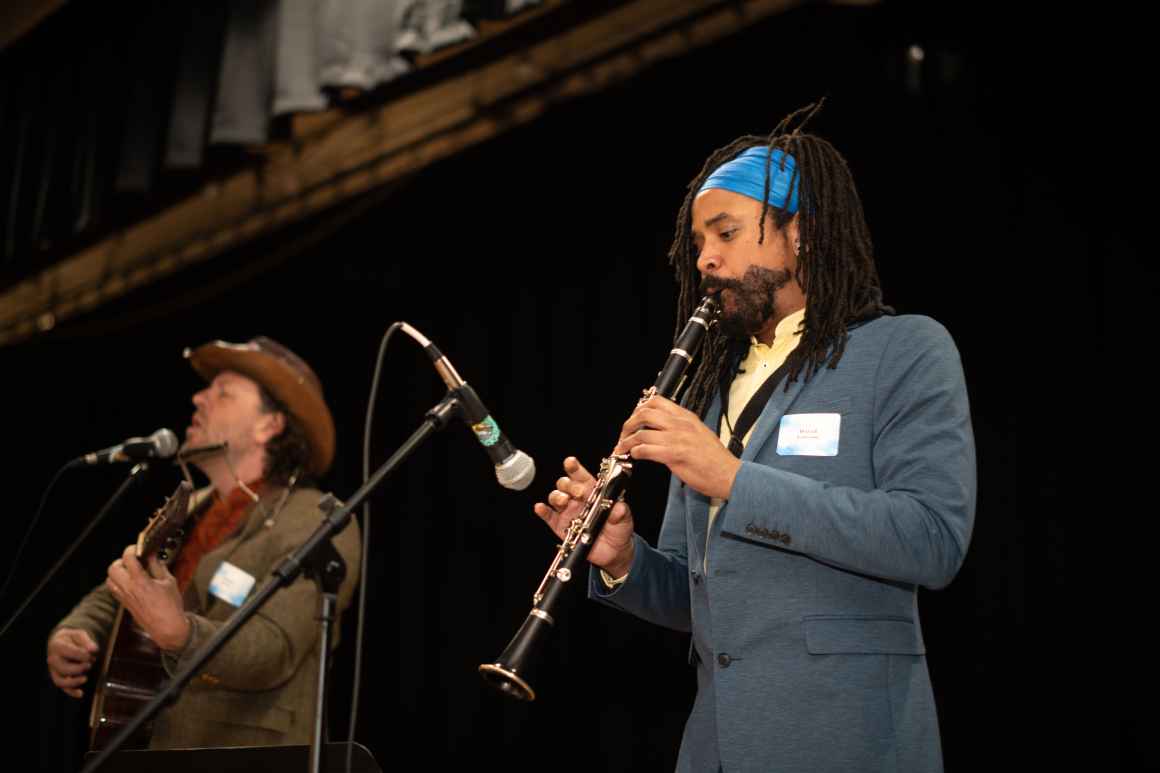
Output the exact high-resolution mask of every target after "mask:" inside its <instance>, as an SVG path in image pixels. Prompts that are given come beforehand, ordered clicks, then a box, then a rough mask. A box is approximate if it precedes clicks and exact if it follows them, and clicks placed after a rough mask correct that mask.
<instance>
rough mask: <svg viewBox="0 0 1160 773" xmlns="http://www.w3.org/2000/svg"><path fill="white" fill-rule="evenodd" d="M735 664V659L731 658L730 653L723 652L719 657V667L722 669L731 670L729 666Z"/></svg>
mask: <svg viewBox="0 0 1160 773" xmlns="http://www.w3.org/2000/svg"><path fill="white" fill-rule="evenodd" d="M732 662H733V658H731V657H729V655H728V653H725V652H722V653H721V654H720V655H718V656H717V665H719V666H721V668H729V664H730V663H732Z"/></svg>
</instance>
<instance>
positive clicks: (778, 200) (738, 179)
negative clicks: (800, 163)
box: [697, 145, 799, 215]
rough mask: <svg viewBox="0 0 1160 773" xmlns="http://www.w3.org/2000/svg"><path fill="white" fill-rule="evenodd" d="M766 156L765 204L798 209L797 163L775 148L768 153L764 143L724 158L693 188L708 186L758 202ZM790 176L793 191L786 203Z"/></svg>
mask: <svg viewBox="0 0 1160 773" xmlns="http://www.w3.org/2000/svg"><path fill="white" fill-rule="evenodd" d="M767 158H768V159H769V199H768V201H769V206H771V207H776V208H777V209H784V210H785V211H786V212H788V213H790V214H791V215H792V214H793V213H795V212H797V210H798V187H799V186H798V179H797V178H794V174H793V172H794V169H795V168H796V167H797V164H796V163H795V162H794V160H793V156H790V155H787V154H785V153H783V152H781V151H780V150H778V149H777V148H774V149H773V151H772V152H771V151H770V149H769V148H768V147H766V146H764V145H758V146H756V147H752V148H749V149H748V150H745V151H744V152H742V153H741V155H739V156H737V157H736V158H734V159H732V160H730V161H726V162H725V163H724V164H722V165H721V166H719V167H717V168H716V169H714V170H713V173H712V174H710V175H709V177H708V179H706V180H705V184H704V185H702V186H701V190H700V191H697V193H698V195H699V194H700V193H701V191H706V190H708V189H710V188H724V189H725V190H727V191H733V192H734V193H740V194H741V195H742V196H748V197H749V198H751V199H753V200H755V201H761V199H762V196H763V195H764V194H765V162H766V159H767ZM783 158H784V159H785V168H782V159H783ZM791 178H792V179H793V192H792V194H791V195H790V197H789V204H788V205H787V204H786V192H787V191H788V189H789V181H790V179H791Z"/></svg>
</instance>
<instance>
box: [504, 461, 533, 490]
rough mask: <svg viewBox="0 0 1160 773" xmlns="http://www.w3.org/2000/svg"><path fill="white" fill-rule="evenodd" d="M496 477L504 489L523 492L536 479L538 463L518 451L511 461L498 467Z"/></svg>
mask: <svg viewBox="0 0 1160 773" xmlns="http://www.w3.org/2000/svg"><path fill="white" fill-rule="evenodd" d="M495 477H496V480H498V481H499V484H500V485H501V486H503V487H504V488H510V489H514V490H516V491H523V490H524V489H526V488H527V487H528V486H530V485H531V484H532V478H534V477H536V463H535V462H534V461H532V457H530V456H528V455H527V454H525V453H524V452H523V451H516V452H515V454H513V455H512V457H511V458H510V459H508V460H506V461H505V462H504V463H503V464H501V465H497V466H496V468H495Z"/></svg>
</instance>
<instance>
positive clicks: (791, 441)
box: [777, 413, 842, 456]
mask: <svg viewBox="0 0 1160 773" xmlns="http://www.w3.org/2000/svg"><path fill="white" fill-rule="evenodd" d="M841 426H842V414H840V413H787V414H786V415H785V416H782V417H781V424H780V425H779V426H778V430H777V453H778V454H779V455H781V456H837V455H838V435H839V430H840V429H841Z"/></svg>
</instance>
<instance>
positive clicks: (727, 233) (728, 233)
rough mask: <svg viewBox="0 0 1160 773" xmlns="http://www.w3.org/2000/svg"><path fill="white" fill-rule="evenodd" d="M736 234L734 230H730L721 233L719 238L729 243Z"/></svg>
mask: <svg viewBox="0 0 1160 773" xmlns="http://www.w3.org/2000/svg"><path fill="white" fill-rule="evenodd" d="M736 233H737V229H736V228H730V229H728V230H725V231H722V232H721V238H722V239H724V240H725V241H729V240H730V239H732V238H733V236H734V234H736Z"/></svg>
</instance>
